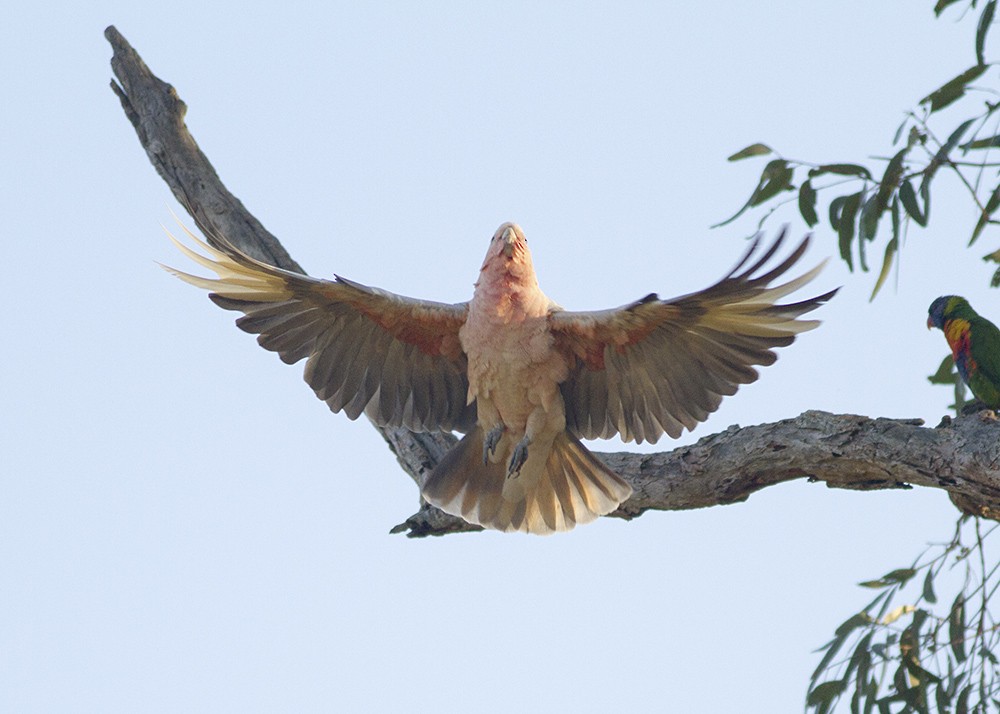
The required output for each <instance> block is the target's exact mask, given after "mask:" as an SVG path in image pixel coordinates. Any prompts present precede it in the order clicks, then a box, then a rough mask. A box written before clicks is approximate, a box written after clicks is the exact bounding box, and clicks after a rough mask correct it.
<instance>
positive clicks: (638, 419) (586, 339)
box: [549, 231, 837, 442]
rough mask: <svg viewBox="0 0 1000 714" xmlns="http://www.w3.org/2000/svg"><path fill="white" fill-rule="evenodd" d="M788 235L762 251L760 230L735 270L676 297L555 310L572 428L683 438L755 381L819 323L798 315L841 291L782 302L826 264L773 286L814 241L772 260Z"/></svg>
mask: <svg viewBox="0 0 1000 714" xmlns="http://www.w3.org/2000/svg"><path fill="white" fill-rule="evenodd" d="M784 238H785V232H784V231H782V233H781V234H779V236H778V237H777V239H776V240H774V241H773V242H772V243H771V244H770V245H768V246H766V247H765V248H764V250H763V253H762V254H760V255H759V256H758V255H757V254H758V252H759V251H758V249H759V248H760V246H761V239H760V238H759V237H758V238H756V239H755V240H754V241H753V243H752V244H751V245H750V247H749V249H748V250H747V252H746V253H745V254H744V255H743V257H742V258H741V259H740V260H739V262H738V263H737V264H736V267H735V268H733V269H732V270H731V271H730V272H729V273H728V274H727V275H726V276H725V277H723V278H722V280H720V281H719V282H717V283H716V284H714V285H712V286H711V287H709V288H707V289H705V290H702V291H700V292H696V293H691V294H689V295H684V296H682V297H678V298H674V299H672V300H660V299H659V298H658V297H657V296H656V295H647V296H646V297H644V298H642V299H641V300H637V301H636V302H634V303H631V304H629V305H625V306H624V307H621V308H617V309H613V310H601V311H593V312H567V311H562V310H557V311H554V312H553V313H552V314H551V315H550V318H549V322H550V326H551V329H552V332H553V335H554V336H555V339H556V345H557V348H558V349H559V350H561V351H562V353H563V354H564V355H566V358H567V360H568V362H569V364H570V365H571V370H570V377H569V379H567V380H566V381H565V382H564V383H563V384H562V394H563V399H564V401H565V403H566V425H567V428H568V429H569V430H570V431H571V432H572V433H574V434H575V435H577V436H580V437H583V438H607V437H610V436H613V435H614V434H616V433H617V434H620V435H621V437H622V438H623V439H624V440H625V441H631V440H635V441H638V442H642V441H650V442H655V441H656V440H657V439H659V438H660V437H661V436H662V435H663V434H668V435H669V436H671V437H674V438H676V437H678V436H680V435H681V433H682V432H683V430H684V429H688V430H691V429H694V427H695V426H696V425H697V424H698V423H699V422H701V421H704V420H705V419H706V418H708V415H709V414H711V413H712V412H714V411H715V410H716V409H717V408H718V407H719V404H720V403H721V401H722V398H723V397H725V396H729V395H731V394H734V393H735V392H736V390H737V389H738V388H739V386H740V385H742V384H749V383H750V382H753V381H755V380H756V379H757V377H758V372H757V370H756V369H755V367H758V366H767V365H770V364H772V363H774V361H775V360H776V359H777V355H776V354H775V352H774V350H775V349H776V348H779V347H786V346H788V345H790V344H791V343H792V342H793V341H794V340H795V337H796V335H798V334H799V333H801V332H805V331H807V330H811V329H813V328H815V327H816V326H817V325H818V324H819V322H818V321H817V320H803V319H799V318H800V316H801V315H803V314H805V313H807V312H809V311H811V310H814V309H816V308H817V307H819V306H820V305H822V304H823V303H825V302H826V301H827V300H829V299H830V298H831V297H833V295H834V294H835V293H836V292H837V291H836V290H833V291H831V292H828V293H825V294H823V295H818V296H816V297H813V298H808V299H806V300H800V301H798V302H793V303H786V304H780V303H779V302H778V300H780V299H781V298H783V297H785V296H786V295H789V294H790V293H792V292H794V291H796V290H798V289H800V288H801V287H802V286H804V285H805V284H806V283H808V282H810V281H811V280H813V279H814V278H815V277H816V276H817V275H818V274H819V272H820V270H821V269H822V268H823V263H821V264H819V265H817V266H816V267H815V268H812V269H811V270H808V271H806V272H805V273H803V274H802V275H799V276H797V277H794V278H792V279H790V280H788V281H787V282H784V283H780V284H778V285H771V283H772V282H774V281H777V280H779V279H781V278H782V277H783V276H784V275H785V274H786V273H787V272H788V271H789V270H791V269H792V268H793V267H794V266H795V265H796V264H797V263H798V261H799V260H800V259H801V258H802V256H803V254H804V253H805V251H806V249H807V247H808V244H809V238H808V237H807V238H805V239H804V240H803V241H802V242H801V243H799V244H798V246H796V247H795V248H794V249H793V250H792V251H791V253H790V254H789V255H788V256H787V257H786V258H784V259H783V260H781V261H780V262H778V264H777V265H775V266H774V267H771V268H768V267H767V266H768V265H769V264H770V263H772V262H773V258H774V257H775V256H776V255H777V254H778V252H779V249H780V247H781V245H782V243H783V241H784ZM824 262H825V261H824Z"/></svg>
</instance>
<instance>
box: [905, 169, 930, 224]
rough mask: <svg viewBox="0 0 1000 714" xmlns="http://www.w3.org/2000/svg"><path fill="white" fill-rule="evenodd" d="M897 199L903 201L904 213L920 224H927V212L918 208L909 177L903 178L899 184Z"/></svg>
mask: <svg viewBox="0 0 1000 714" xmlns="http://www.w3.org/2000/svg"><path fill="white" fill-rule="evenodd" d="M899 200H900V201H901V202H902V203H903V208H904V209H905V210H906V215H908V216H909V217H910V218H912V219H913V220H915V221H916V222H917V223H919V224H920V225H921V226H924V227H926V226H927V214H926V213H924V212H923V211H921V210H920V206H919V205H918V204H917V192H916V191H914V190H913V184H911V183H910V180H909V179H905V180H904V181H903V183H901V184H900V186H899Z"/></svg>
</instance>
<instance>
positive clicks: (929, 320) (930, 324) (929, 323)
mask: <svg viewBox="0 0 1000 714" xmlns="http://www.w3.org/2000/svg"><path fill="white" fill-rule="evenodd" d="M932 327H934V318H932V317H930V316H928V317H927V329H928V330H929V329H931V328H932Z"/></svg>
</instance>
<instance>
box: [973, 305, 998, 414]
mask: <svg viewBox="0 0 1000 714" xmlns="http://www.w3.org/2000/svg"><path fill="white" fill-rule="evenodd" d="M969 323H970V324H969V356H970V357H971V358H972V361H973V363H974V364H975V368H974V369H971V370H969V380H968V381H969V389H971V390H972V393H973V394H974V395H976V397H978V398H979V400H980V401H982V402H985V403H986V404H987V405H988V406H990V407H993V408H994V409H995V408H997V407H1000V329H997V326H996V325H994V324H993V323H992V322H990V321H989V320H987V319H985V318H983V317H979V316H976V317H975V318H974V319H972V320H970V321H969Z"/></svg>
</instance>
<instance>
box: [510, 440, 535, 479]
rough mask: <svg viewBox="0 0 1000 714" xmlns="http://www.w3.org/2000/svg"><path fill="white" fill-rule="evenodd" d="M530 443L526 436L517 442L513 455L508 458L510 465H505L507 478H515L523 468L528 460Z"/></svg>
mask: <svg viewBox="0 0 1000 714" xmlns="http://www.w3.org/2000/svg"><path fill="white" fill-rule="evenodd" d="M530 443H531V439H529V438H528V437H527V436H525V437H524V438H523V439H521V440H520V441H519V442H517V446H515V447H514V453H513V454H511V456H510V464H508V465H507V478H513V477H515V476H517V474H518V472H519V471H520V470H521V467H522V466H524V462H525V461H527V460H528V444H530Z"/></svg>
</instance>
